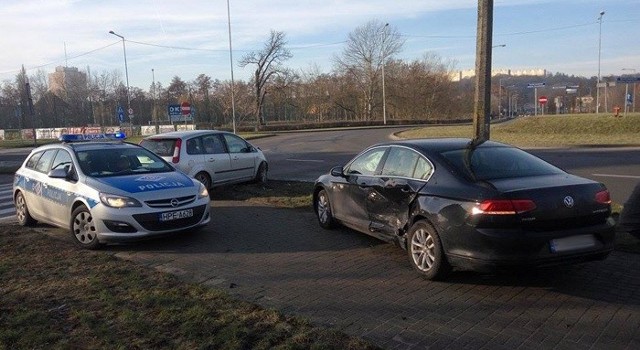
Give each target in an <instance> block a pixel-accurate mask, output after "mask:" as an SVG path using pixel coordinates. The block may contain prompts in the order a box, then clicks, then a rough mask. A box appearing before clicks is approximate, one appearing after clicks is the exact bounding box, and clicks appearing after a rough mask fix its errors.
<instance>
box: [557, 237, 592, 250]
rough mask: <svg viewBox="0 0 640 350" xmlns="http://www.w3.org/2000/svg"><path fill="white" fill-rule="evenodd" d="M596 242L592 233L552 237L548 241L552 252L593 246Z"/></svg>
mask: <svg viewBox="0 0 640 350" xmlns="http://www.w3.org/2000/svg"><path fill="white" fill-rule="evenodd" d="M597 243H598V242H597V240H596V238H595V237H594V236H593V235H580V236H569V237H565V238H558V239H552V240H551V241H550V242H549V245H550V248H551V252H552V253H562V252H568V251H572V250H579V249H585V248H593V247H595V246H596V245H597Z"/></svg>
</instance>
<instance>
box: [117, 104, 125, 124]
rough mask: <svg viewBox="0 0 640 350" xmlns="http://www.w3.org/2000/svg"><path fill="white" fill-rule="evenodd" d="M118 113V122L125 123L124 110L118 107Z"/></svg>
mask: <svg viewBox="0 0 640 350" xmlns="http://www.w3.org/2000/svg"><path fill="white" fill-rule="evenodd" d="M116 113H117V114H118V121H119V122H120V123H124V108H122V106H118V108H116Z"/></svg>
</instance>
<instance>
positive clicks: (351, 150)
mask: <svg viewBox="0 0 640 350" xmlns="http://www.w3.org/2000/svg"><path fill="white" fill-rule="evenodd" d="M404 129H406V128H402V127H400V128H379V129H356V130H340V131H321V132H308V133H303V132H296V133H282V134H278V135H276V136H274V137H268V138H263V139H256V140H252V141H251V142H252V143H253V144H254V145H256V146H258V147H260V148H261V149H262V150H263V151H264V152H265V154H266V156H267V159H268V160H269V164H270V166H269V167H270V169H269V177H270V178H272V179H279V180H280V179H282V180H300V181H314V180H315V179H316V178H317V177H318V176H319V175H320V174H323V173H326V172H328V171H329V169H331V167H333V166H336V165H344V164H345V163H346V162H348V161H349V160H350V159H351V158H352V157H353V156H355V155H356V154H357V153H358V152H360V151H361V150H362V149H364V148H365V147H367V146H369V145H371V144H373V143H377V142H383V141H388V140H389V139H390V138H391V135H392V134H393V133H394V132H398V131H401V130H404ZM527 151H529V152H531V153H533V154H535V155H537V156H539V157H541V158H542V159H545V160H546V161H548V162H550V163H552V164H554V165H556V166H558V167H560V168H562V169H564V170H566V171H569V172H571V173H574V174H576V175H579V176H583V177H586V178H590V179H593V180H596V181H600V182H602V183H604V184H605V185H606V186H607V187H608V188H609V190H610V192H611V196H612V199H613V201H614V202H616V203H621V204H622V203H624V202H625V201H626V200H627V198H628V196H629V194H630V193H631V191H632V190H633V188H634V187H635V185H636V184H637V183H638V182H640V147H626V148H536V149H527Z"/></svg>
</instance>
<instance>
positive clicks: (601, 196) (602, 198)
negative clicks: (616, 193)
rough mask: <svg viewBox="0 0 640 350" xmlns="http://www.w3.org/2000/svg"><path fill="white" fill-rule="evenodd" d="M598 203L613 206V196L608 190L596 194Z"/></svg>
mask: <svg viewBox="0 0 640 350" xmlns="http://www.w3.org/2000/svg"><path fill="white" fill-rule="evenodd" d="M596 202H598V203H601V204H611V195H610V194H609V191H608V190H603V191H600V192H598V193H596Z"/></svg>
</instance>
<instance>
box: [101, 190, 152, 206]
mask: <svg viewBox="0 0 640 350" xmlns="http://www.w3.org/2000/svg"><path fill="white" fill-rule="evenodd" d="M100 201H101V202H102V204H104V205H106V206H107V207H112V208H125V207H141V206H142V204H140V202H138V200H136V199H133V198H131V197H123V196H116V195H115V194H109V193H100Z"/></svg>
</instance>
